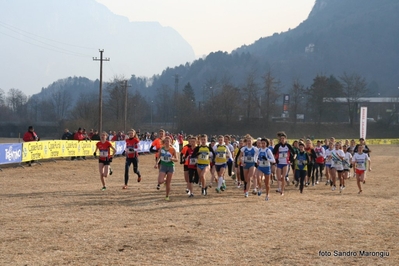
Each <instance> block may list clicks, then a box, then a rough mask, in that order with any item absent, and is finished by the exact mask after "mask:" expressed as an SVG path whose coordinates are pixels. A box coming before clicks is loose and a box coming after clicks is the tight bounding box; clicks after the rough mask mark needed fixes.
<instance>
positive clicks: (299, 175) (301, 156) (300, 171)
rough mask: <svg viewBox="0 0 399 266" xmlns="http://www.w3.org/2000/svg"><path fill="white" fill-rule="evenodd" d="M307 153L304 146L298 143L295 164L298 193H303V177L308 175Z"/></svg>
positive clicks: (308, 158)
mask: <svg viewBox="0 0 399 266" xmlns="http://www.w3.org/2000/svg"><path fill="white" fill-rule="evenodd" d="M309 161H310V157H309V153H308V152H306V151H305V144H304V143H303V142H299V152H298V153H297V154H296V158H295V160H294V162H295V180H296V181H297V182H298V183H299V192H300V193H303V187H304V181H305V177H306V175H307V174H308V166H309Z"/></svg>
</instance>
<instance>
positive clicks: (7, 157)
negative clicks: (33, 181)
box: [0, 143, 22, 164]
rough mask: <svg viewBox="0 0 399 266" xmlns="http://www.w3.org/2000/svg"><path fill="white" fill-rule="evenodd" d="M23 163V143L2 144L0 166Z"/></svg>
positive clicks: (0, 147) (0, 146) (0, 145)
mask: <svg viewBox="0 0 399 266" xmlns="http://www.w3.org/2000/svg"><path fill="white" fill-rule="evenodd" d="M20 162H22V143H10V144H0V164H8V163H20Z"/></svg>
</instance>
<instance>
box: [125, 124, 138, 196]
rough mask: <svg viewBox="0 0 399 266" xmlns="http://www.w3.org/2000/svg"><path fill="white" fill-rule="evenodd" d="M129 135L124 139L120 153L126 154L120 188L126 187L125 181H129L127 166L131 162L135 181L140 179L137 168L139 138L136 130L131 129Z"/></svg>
mask: <svg viewBox="0 0 399 266" xmlns="http://www.w3.org/2000/svg"><path fill="white" fill-rule="evenodd" d="M128 135H129V137H128V138H127V139H126V140H125V141H126V148H125V151H124V152H123V154H122V155H125V156H126V162H125V185H124V186H123V187H122V189H127V183H128V182H129V168H130V165H131V164H133V172H134V173H135V174H137V182H140V181H141V175H140V171H139V170H138V164H139V154H138V151H139V145H138V144H139V143H140V140H139V138H138V137H137V134H136V131H135V130H134V129H131V130H130V131H129V132H128Z"/></svg>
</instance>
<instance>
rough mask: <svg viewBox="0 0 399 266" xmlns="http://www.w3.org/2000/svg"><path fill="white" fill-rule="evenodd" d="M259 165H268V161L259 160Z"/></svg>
mask: <svg viewBox="0 0 399 266" xmlns="http://www.w3.org/2000/svg"><path fill="white" fill-rule="evenodd" d="M259 166H261V167H269V166H270V162H269V161H259Z"/></svg>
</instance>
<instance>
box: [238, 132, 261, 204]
mask: <svg viewBox="0 0 399 266" xmlns="http://www.w3.org/2000/svg"><path fill="white" fill-rule="evenodd" d="M245 139H246V141H247V145H246V146H245V147H243V148H241V161H242V162H243V170H244V196H245V197H246V198H248V189H249V187H250V185H251V179H252V177H253V176H254V173H255V162H256V161H257V159H258V153H259V150H258V148H256V147H253V146H252V137H251V135H249V134H247V135H245Z"/></svg>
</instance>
